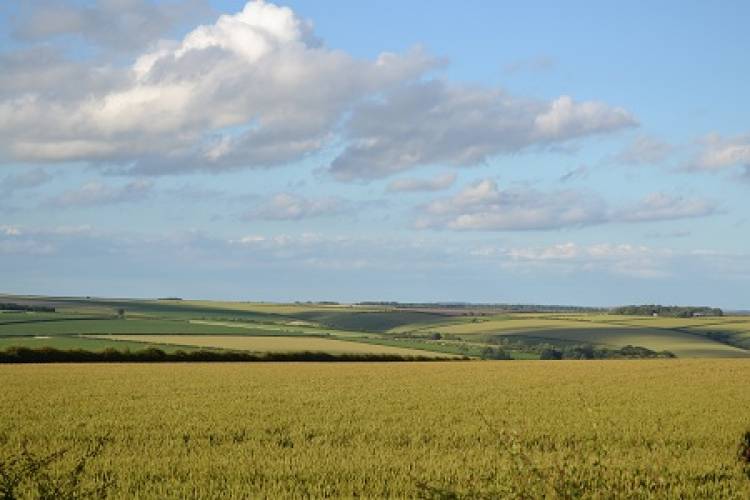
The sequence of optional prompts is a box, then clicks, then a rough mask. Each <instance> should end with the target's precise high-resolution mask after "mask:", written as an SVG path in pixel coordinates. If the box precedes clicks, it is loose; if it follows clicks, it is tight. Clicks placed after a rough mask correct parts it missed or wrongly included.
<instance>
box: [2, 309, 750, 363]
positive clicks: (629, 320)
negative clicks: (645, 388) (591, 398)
mask: <svg viewBox="0 0 750 500" xmlns="http://www.w3.org/2000/svg"><path fill="white" fill-rule="evenodd" d="M0 298H2V301H3V302H7V303H13V302H16V303H21V304H28V305H33V306H42V307H54V308H55V311H56V312H54V313H52V312H32V311H6V312H2V313H0V348H7V347H10V346H23V347H31V346H38V347H56V348H66V347H71V348H80V349H88V350H101V349H106V348H115V349H124V348H128V349H138V348H140V347H145V346H157V347H160V348H162V347H163V348H164V349H165V350H172V349H174V348H175V346H176V345H178V346H182V347H186V348H187V347H205V346H212V347H215V348H218V349H235V348H237V346H238V345H242V344H243V343H245V344H247V343H248V342H255V345H256V346H257V345H259V344H258V342H260V341H259V340H256V341H251V340H247V338H248V337H263V338H268V337H295V338H297V342H296V343H295V342H291V341H288V340H276V341H273V345H271V344H268V343H266V344H265V345H266V346H267V348H268V349H270V351H272V352H276V348H275V346H284V347H288V348H289V349H293V350H295V351H296V350H300V349H304V348H305V347H309V345H308V344H309V343H310V342H312V343H313V344H315V345H317V346H320V347H321V348H323V347H329V348H333V347H334V346H336V345H341V344H336V343H335V342H332V341H334V340H336V341H341V342H344V341H345V342H348V343H350V344H351V343H355V342H356V343H358V344H359V347H358V349H360V350H362V351H363V352H371V349H372V348H373V347H372V346H375V345H380V346H385V347H387V348H388V349H402V350H408V351H419V352H420V353H421V354H422V355H424V354H429V353H433V355H435V356H441V355H444V354H455V355H461V356H469V357H475V358H476V357H487V356H490V357H493V356H494V354H493V352H495V353H497V352H499V350H501V351H503V352H504V353H507V355H508V356H509V357H512V358H515V359H534V358H538V357H540V355H541V354H542V352H543V351H544V350H545V349H547V350H549V349H558V350H561V351H562V350H565V349H568V350H570V349H574V348H575V347H576V346H581V345H585V346H591V348H594V349H598V350H599V351H600V352H604V353H606V351H609V352H610V354H608V355H609V356H611V355H612V354H611V353H612V351H616V350H618V349H623V348H626V347H627V346H638V347H640V348H644V349H647V350H650V351H652V352H654V353H661V352H668V353H671V354H672V355H675V356H677V357H678V358H745V357H750V316H722V317H689V318H672V317H652V316H624V315H612V314H606V313H603V312H601V311H591V312H585V311H577V312H513V311H507V310H502V308H491V307H484V308H471V307H467V308H460V307H455V306H454V307H442V308H441V307H439V306H433V307H429V308H428V307H422V308H415V307H411V308H410V307H402V306H398V305H373V304H368V305H345V304H331V303H304V304H272V303H252V302H226V301H225V302H212V301H205V300H201V301H193V300H135V299H100V298H75V297H18V296H15V297H14V296H0ZM175 336H180V337H182V338H181V339H175V338H174V337H175ZM218 337H221V338H222V339H223V340H221V342H219V341H218ZM228 337H236V338H235V339H232V341H231V342H229V341H228V340H227V338H228ZM212 338H213V340H212ZM321 339H327V340H328V342H327V343H323V344H320V341H321ZM323 342H325V340H323ZM350 344H347V345H350ZM388 349H386V350H388ZM493 349H494V350H495V351H492V350H493ZM488 353H489V354H488ZM614 356H615V357H617V354H616V353H615V355H614Z"/></svg>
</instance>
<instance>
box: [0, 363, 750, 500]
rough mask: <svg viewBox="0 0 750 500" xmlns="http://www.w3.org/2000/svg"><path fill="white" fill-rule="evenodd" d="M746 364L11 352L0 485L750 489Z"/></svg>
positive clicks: (390, 490) (714, 494) (585, 493)
mask: <svg viewBox="0 0 750 500" xmlns="http://www.w3.org/2000/svg"><path fill="white" fill-rule="evenodd" d="M748 380H750V360H741V359H725V360H680V359H677V360H647V361H646V360H644V361H616V360H608V361H563V362H551V361H549V362H548V361H517V362H511V363H503V362H482V361H467V362H451V363H392V364H391V363H389V364H384V363H335V364H330V363H283V364H282V363H278V364H277V363H263V364H252V363H237V364H234V363H232V364H208V363H205V364H204V363H196V364H138V365H132V364H93V365H2V366H0V387H2V388H3V404H2V407H1V409H0V473H1V474H0V477H2V478H4V479H7V478H12V479H13V480H12V481H4V482H3V483H2V485H3V486H0V487H11V488H12V489H13V491H12V492H11V493H12V494H14V495H16V497H21V498H36V497H39V496H40V491H41V492H47V493H49V492H50V491H52V492H55V493H56V494H55V495H53V496H55V497H76V496H86V495H90V496H92V497H96V498H100V497H105V496H106V497H110V498H214V497H217V496H221V497H225V498H247V497H259V496H265V497H269V498H279V497H290V496H294V497H302V496H313V497H320V496H343V497H353V496H365V497H384V496H396V497H441V498H455V497H458V498H462V497H465V498H477V497H494V498H497V497H511V498H513V497H524V498H537V497H538V498H541V497H564V498H576V497H597V498H603V497H606V498H644V497H657V498H659V497H662V498H664V497H668V498H680V497H682V498H695V497H697V498H749V497H750V477H749V476H748V475H746V471H744V470H743V466H742V464H741V463H740V461H739V460H738V458H737V455H738V446H739V444H740V441H741V438H742V436H743V434H744V432H746V431H748V430H750V415H749V414H748V411H747V410H748V408H750V391H748V387H747V381H748ZM597 495H598V496H597Z"/></svg>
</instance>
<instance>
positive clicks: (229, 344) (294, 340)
mask: <svg viewBox="0 0 750 500" xmlns="http://www.w3.org/2000/svg"><path fill="white" fill-rule="evenodd" d="M96 338H97V339H109V338H111V339H113V340H121V341H126V342H129V343H133V342H147V343H150V344H151V345H156V344H159V343H162V344H167V345H178V346H192V347H210V348H216V349H229V350H240V351H252V352H328V353H332V354H401V355H404V356H419V355H425V354H427V353H426V352H425V351H420V350H416V349H403V348H398V347H389V346H384V345H377V344H374V345H373V344H365V343H358V342H349V341H346V340H336V339H327V338H315V337H298V336H289V337H281V336H277V337H261V336H244V337H242V336H236V335H235V336H227V335H114V336H96ZM434 355H435V356H440V355H439V354H434Z"/></svg>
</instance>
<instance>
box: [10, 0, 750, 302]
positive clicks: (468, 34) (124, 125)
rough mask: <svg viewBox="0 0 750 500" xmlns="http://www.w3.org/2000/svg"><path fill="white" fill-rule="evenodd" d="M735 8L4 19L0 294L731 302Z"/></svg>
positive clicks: (537, 6)
mask: <svg viewBox="0 0 750 500" xmlns="http://www.w3.org/2000/svg"><path fill="white" fill-rule="evenodd" d="M749 18H750V4H749V3H748V2H742V1H737V2H731V1H727V2H721V3H713V4H712V3H710V2H690V1H688V2H686V1H680V2H676V1H675V2H672V1H660V2H627V3H622V2H598V3H592V2H577V1H572V2H565V3H560V2H551V1H550V2H541V1H533V2H483V1H482V2H480V1H466V2H460V3H458V2H448V1H431V2H426V1H390V0H382V1H378V2H350V1H343V0H342V1H339V0H329V1H326V2H320V1H313V0H298V1H289V2H285V3H278V4H277V3H272V2H270V1H268V2H262V1H251V2H247V3H246V2H244V1H234V0H232V1H229V0H227V1H218V0H216V1H209V0H168V1H157V0H153V1H151V0H98V1H84V0H67V1H62V0H30V1H13V0H11V1H10V2H4V3H3V5H2V6H0V292H5V293H22V294H47V295H76V296H82V295H90V296H109V297H163V296H179V297H185V298H207V299H234V300H252V301H261V300H268V301H295V300H301V301H306V300H336V301H341V302H356V301H364V300H388V301H391V300H394V301H408V302H435V301H452V302H455V301H460V302H481V303H535V304H570V305H592V306H611V305H619V304H635V303H662V304H694V305H711V306H721V307H725V308H731V309H740V308H750V293H748V291H747V290H748V283H750V236H748V234H749V233H750V201H748V200H749V199H750V123H749V122H748V117H750V99H748V91H747V89H748V82H750V58H748V57H747V53H748V49H750V31H748V30H747V29H746V20H747V19H749Z"/></svg>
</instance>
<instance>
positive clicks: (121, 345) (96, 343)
mask: <svg viewBox="0 0 750 500" xmlns="http://www.w3.org/2000/svg"><path fill="white" fill-rule="evenodd" d="M8 347H29V348H37V347H51V348H53V349H62V350H68V349H84V350H87V351H103V350H104V349H108V348H111V349H120V350H122V349H130V350H131V351H137V350H140V349H145V348H148V347H158V348H159V349H162V350H164V351H168V352H172V351H176V350H177V349H179V348H178V347H176V346H171V345H164V344H160V343H146V344H144V343H143V342H128V341H123V340H112V339H109V340H107V339H93V338H88V337H78V336H59V337H50V338H34V337H13V338H0V350H3V349H7V348H8Z"/></svg>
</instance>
